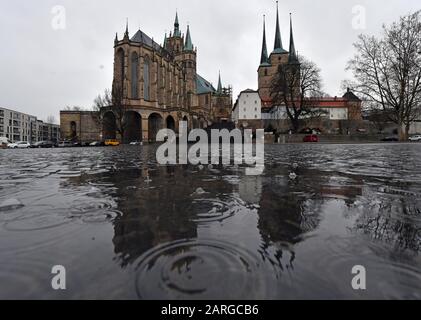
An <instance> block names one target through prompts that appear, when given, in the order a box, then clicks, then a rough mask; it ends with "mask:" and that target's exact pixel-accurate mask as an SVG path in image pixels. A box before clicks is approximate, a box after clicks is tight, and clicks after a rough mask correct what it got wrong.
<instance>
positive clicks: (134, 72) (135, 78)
mask: <svg viewBox="0 0 421 320" xmlns="http://www.w3.org/2000/svg"><path fill="white" fill-rule="evenodd" d="M131 67H132V68H131V91H132V92H131V97H132V99H139V94H138V91H139V90H138V82H139V75H138V70H139V57H138V56H137V53H136V52H133V53H132V59H131Z"/></svg>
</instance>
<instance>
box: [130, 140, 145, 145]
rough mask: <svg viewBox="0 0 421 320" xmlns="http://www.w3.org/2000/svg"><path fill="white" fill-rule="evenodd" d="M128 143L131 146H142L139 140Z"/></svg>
mask: <svg viewBox="0 0 421 320" xmlns="http://www.w3.org/2000/svg"><path fill="white" fill-rule="evenodd" d="M130 145H131V146H142V145H143V143H142V142H141V141H133V142H130Z"/></svg>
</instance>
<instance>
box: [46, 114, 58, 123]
mask: <svg viewBox="0 0 421 320" xmlns="http://www.w3.org/2000/svg"><path fill="white" fill-rule="evenodd" d="M46 123H51V124H55V123H56V118H55V117H54V116H53V115H50V116H48V117H47V119H46Z"/></svg>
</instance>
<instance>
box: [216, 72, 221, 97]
mask: <svg viewBox="0 0 421 320" xmlns="http://www.w3.org/2000/svg"><path fill="white" fill-rule="evenodd" d="M216 92H218V93H219V94H222V81H221V71H219V78H218V89H217V90H216Z"/></svg>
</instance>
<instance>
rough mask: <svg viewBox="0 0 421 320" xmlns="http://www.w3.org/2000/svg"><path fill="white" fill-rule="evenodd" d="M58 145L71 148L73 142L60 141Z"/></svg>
mask: <svg viewBox="0 0 421 320" xmlns="http://www.w3.org/2000/svg"><path fill="white" fill-rule="evenodd" d="M58 146H59V148H71V147H73V142H72V141H60V143H59V144H58Z"/></svg>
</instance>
